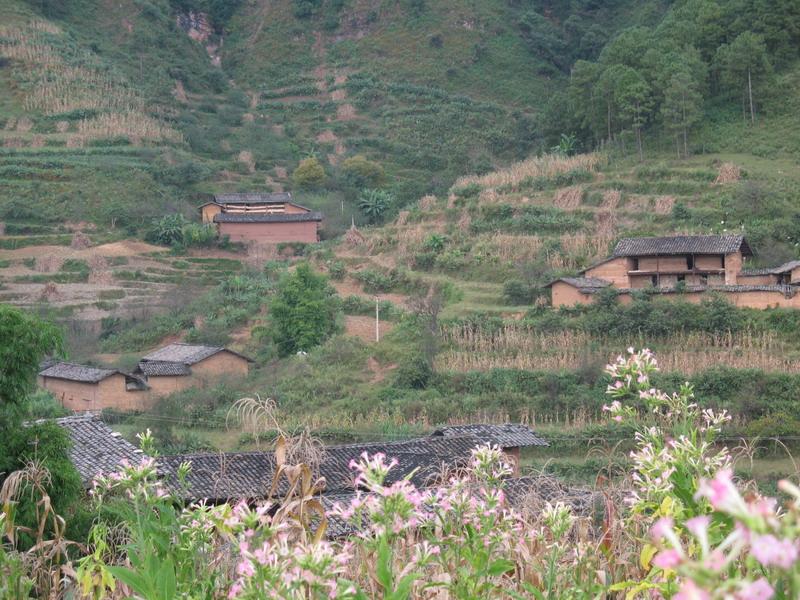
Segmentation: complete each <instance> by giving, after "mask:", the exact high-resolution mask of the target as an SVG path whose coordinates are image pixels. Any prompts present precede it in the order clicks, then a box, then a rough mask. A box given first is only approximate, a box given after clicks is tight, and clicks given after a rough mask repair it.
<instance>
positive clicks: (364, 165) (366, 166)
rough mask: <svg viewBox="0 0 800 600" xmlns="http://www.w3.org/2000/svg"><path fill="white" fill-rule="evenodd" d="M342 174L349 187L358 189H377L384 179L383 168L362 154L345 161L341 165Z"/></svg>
mask: <svg viewBox="0 0 800 600" xmlns="http://www.w3.org/2000/svg"><path fill="white" fill-rule="evenodd" d="M342 173H343V175H344V179H345V181H346V182H347V183H348V184H349V185H351V186H353V187H355V188H359V189H360V188H365V187H369V188H376V187H379V186H380V185H382V184H383V183H384V181H385V179H386V174H385V173H384V171H383V167H382V166H381V165H379V164H378V163H376V162H373V161H371V160H368V159H367V158H366V157H365V156H363V155H362V154H357V155H355V156H351V157H350V158H347V159H345V161H344V162H343V163H342Z"/></svg>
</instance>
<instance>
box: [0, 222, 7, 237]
mask: <svg viewBox="0 0 800 600" xmlns="http://www.w3.org/2000/svg"><path fill="white" fill-rule="evenodd" d="M5 234H6V224H5V223H0V235H5Z"/></svg>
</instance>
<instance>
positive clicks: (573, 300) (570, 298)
mask: <svg viewBox="0 0 800 600" xmlns="http://www.w3.org/2000/svg"><path fill="white" fill-rule="evenodd" d="M550 292H551V302H552V304H553V306H556V307H558V306H575V305H576V304H591V303H592V300H593V299H592V297H591V295H589V294H582V293H581V292H580V291H578V290H577V289H576V288H574V287H572V286H571V285H569V284H568V283H565V282H563V281H557V282H555V283H554V284H553V285H552V286H550Z"/></svg>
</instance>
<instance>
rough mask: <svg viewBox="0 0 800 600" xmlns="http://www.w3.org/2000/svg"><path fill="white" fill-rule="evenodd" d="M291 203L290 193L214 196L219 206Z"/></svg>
mask: <svg viewBox="0 0 800 600" xmlns="http://www.w3.org/2000/svg"><path fill="white" fill-rule="evenodd" d="M291 201H292V195H291V194H290V193H289V192H273V193H269V194H259V193H241V194H214V202H216V203H218V204H269V203H280V204H283V203H285V202H291Z"/></svg>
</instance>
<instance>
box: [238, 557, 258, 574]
mask: <svg viewBox="0 0 800 600" xmlns="http://www.w3.org/2000/svg"><path fill="white" fill-rule="evenodd" d="M236 572H237V573H238V574H239V575H242V576H244V577H252V576H253V575H255V573H256V570H255V569H254V568H253V565H252V563H251V562H250V561H249V560H243V561H242V562H240V563H239V564H238V565H236Z"/></svg>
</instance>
